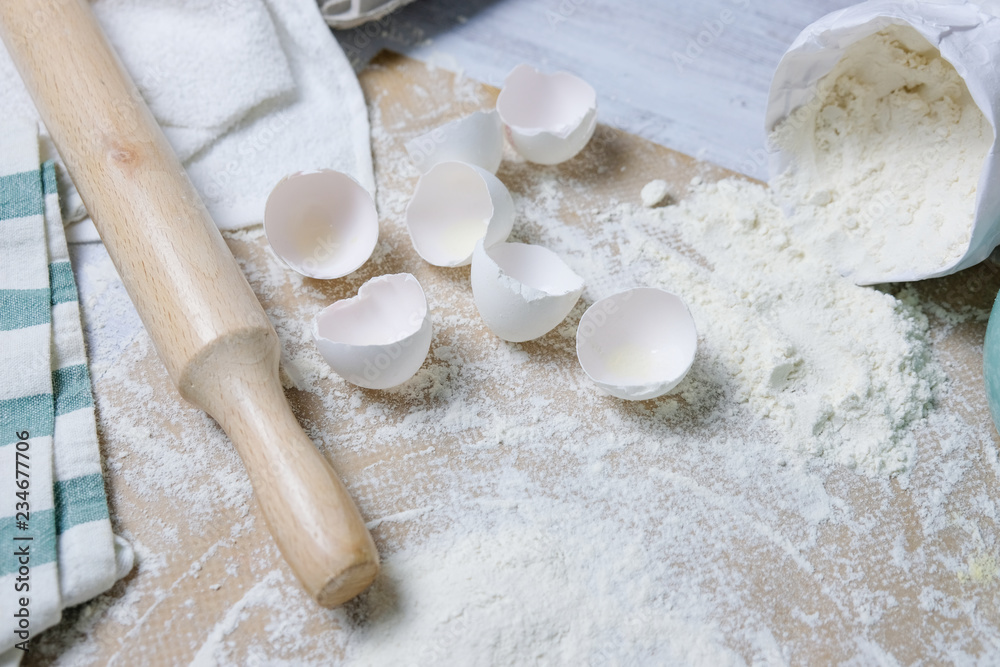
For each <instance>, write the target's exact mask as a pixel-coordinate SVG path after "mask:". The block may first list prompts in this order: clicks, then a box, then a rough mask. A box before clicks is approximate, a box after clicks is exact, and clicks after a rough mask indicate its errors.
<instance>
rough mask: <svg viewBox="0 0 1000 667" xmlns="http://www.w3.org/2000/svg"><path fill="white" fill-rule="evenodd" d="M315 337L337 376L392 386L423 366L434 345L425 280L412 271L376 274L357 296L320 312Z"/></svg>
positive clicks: (374, 386)
mask: <svg viewBox="0 0 1000 667" xmlns="http://www.w3.org/2000/svg"><path fill="white" fill-rule="evenodd" d="M313 338H314V339H315V340H316V346H317V347H318V348H319V351H320V354H322V355H323V358H324V359H326V361H327V363H328V364H330V367H331V368H332V369H333V370H334V371H336V373H337V375H339V376H340V377H342V378H344V379H345V380H347V381H348V382H350V383H352V384H356V385H358V386H360V387H366V388H368V389H388V388H389V387H395V386H396V385H398V384H402V383H403V382H406V381H407V380H409V379H410V378H411V377H413V375H414V373H416V372H417V371H418V370H420V366H421V364H423V363H424V359H426V358H427V352H428V351H429V350H430V347H431V319H430V312H429V310H428V308H427V298H426V297H425V296H424V290H423V289H422V288H421V287H420V283H419V282H417V279H416V278H414V277H413V276H412V275H410V274H409V273H397V274H393V275H388V276H379V277H377V278H372V279H371V280H369V281H368V282H366V283H365V284H364V285H362V286H361V289H359V290H358V295H357V296H355V297H352V298H350V299H343V300H341V301H337V302H335V303H333V304H331V305H329V306H327V307H326V308H324V309H323V310H322V311H320V313H319V315H317V316H316V319H315V321H314V322H313Z"/></svg>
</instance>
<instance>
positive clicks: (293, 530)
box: [0, 0, 378, 606]
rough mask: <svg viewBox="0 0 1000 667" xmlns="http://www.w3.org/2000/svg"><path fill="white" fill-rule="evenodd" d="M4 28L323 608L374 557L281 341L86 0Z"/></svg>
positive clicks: (18, 14)
mask: <svg viewBox="0 0 1000 667" xmlns="http://www.w3.org/2000/svg"><path fill="white" fill-rule="evenodd" d="M0 25H2V36H3V40H4V43H5V44H6V46H7V48H8V50H9V52H10V54H11V56H12V59H13V60H14V62H15V63H16V64H17V67H18V69H19V71H20V73H21V76H22V78H23V79H24V81H25V84H26V87H27V88H28V90H29V91H30V92H31V94H32V97H33V99H34V100H35V104H36V106H37V107H38V110H39V112H40V114H41V116H42V118H43V120H44V122H45V124H46V127H47V128H48V130H49V132H50V133H51V135H52V138H53V140H54V142H55V144H56V145H57V146H58V148H59V151H60V153H61V155H62V157H63V160H64V161H65V163H66V165H67V167H68V169H69V171H70V173H71V175H72V177H73V180H74V182H75V183H76V185H77V187H78V189H79V191H80V194H81V196H82V197H83V200H84V202H85V203H86V205H87V208H88V210H89V211H90V214H91V216H92V217H93V219H94V222H95V224H96V225H97V229H98V231H99V232H100V234H101V237H102V239H103V241H104V245H105V247H106V248H107V250H108V253H109V255H110V256H111V258H112V260H113V261H114V263H115V266H116V268H117V269H118V272H119V274H120V276H121V278H122V282H123V283H124V284H125V287H126V289H127V290H128V292H129V295H130V297H131V299H132V302H133V303H134V304H135V306H136V309H137V310H138V312H139V314H140V317H141V318H142V321H143V323H144V324H145V327H146V329H147V331H148V332H149V333H150V336H151V337H152V339H153V342H154V344H155V346H156V349H157V351H158V353H159V356H160V359H161V360H162V361H163V363H164V365H165V366H166V368H167V371H168V372H169V374H170V377H171V379H172V380H173V382H174V384H175V385H176V386H177V388H178V389H179V390H180V393H181V395H182V396H183V397H184V398H186V399H187V400H189V401H190V402H192V403H194V404H195V405H197V406H199V407H201V408H203V409H204V410H206V411H207V412H208V413H209V414H210V415H212V416H213V417H214V418H215V419H216V420H217V421H218V422H219V423H220V424H221V425H222V427H223V428H224V429H225V431H226V433H227V434H229V436H230V438H231V439H232V441H233V444H234V445H235V446H236V448H237V450H238V452H239V454H240V457H241V458H242V460H243V462H244V465H245V466H246V469H247V472H248V473H249V475H250V479H251V481H252V483H253V486H254V489H255V491H256V495H257V499H258V502H259V503H260V505H261V509H262V511H263V514H264V517H265V518H266V520H267V523H268V525H269V527H270V529H271V532H272V534H273V535H274V538H275V540H276V541H277V543H278V545H279V548H280V549H281V552H282V554H283V555H284V557H285V558H286V559H287V560H288V562H289V563H290V565H291V566H292V569H293V570H294V571H295V573H296V574H297V575H298V577H299V579H300V580H301V581H302V584H303V585H304V586H305V588H306V589H307V590H308V591H309V593H310V595H312V596H313V597H314V598H316V600H317V601H318V602H319V603H320V604H322V605H325V606H331V605H336V604H340V603H342V602H344V601H345V600H347V599H350V598H351V597H354V596H355V595H357V594H358V593H359V592H360V591H362V590H364V588H366V587H367V586H368V584H369V583H370V582H371V581H372V579H373V578H374V576H375V574H376V572H377V569H378V556H377V554H376V552H375V547H374V543H373V542H372V540H371V537H370V535H369V534H368V531H367V530H366V528H365V526H364V522H363V521H362V519H361V516H360V515H359V513H358V511H357V508H356V507H355V505H354V503H353V501H352V500H351V498H350V496H349V495H348V493H347V491H346V490H345V488H344V486H343V484H341V482H340V480H339V479H338V478H337V476H336V474H335V473H334V472H333V470H332V469H331V467H330V465H329V463H328V462H327V461H326V459H324V458H323V456H322V455H321V454H320V453H319V452H318V451H317V450H316V448H315V447H314V446H313V444H312V442H310V440H309V439H308V438H307V437H306V435H305V434H304V433H303V431H302V429H301V427H300V426H299V424H298V422H297V421H296V419H295V416H294V415H293V414H292V412H291V409H290V407H289V405H288V402H287V401H286V400H285V397H284V394H283V393H282V389H281V384H280V382H279V381H278V359H279V356H280V349H279V345H278V338H277V335H276V334H275V332H274V329H273V327H272V326H271V323H270V321H269V320H268V318H267V315H266V314H265V313H264V310H263V309H262V308H261V306H260V303H259V302H258V301H257V299H256V297H255V296H254V294H253V292H252V291H251V289H250V286H249V285H248V284H247V282H246V279H245V278H244V277H243V274H242V273H241V272H240V270H239V267H238V266H237V264H236V261H235V259H234V258H233V256H232V254H231V253H230V252H229V249H228V248H227V246H226V244H225V241H223V239H222V236H221V234H219V232H218V229H217V228H216V227H215V224H214V223H213V222H212V220H211V218H210V217H209V215H208V212H207V210H206V209H205V207H204V205H203V204H202V203H201V200H200V199H199V197H198V195H197V193H196V191H195V190H194V187H193V186H192V185H191V182H190V181H189V179H188V178H187V175H186V174H185V172H184V170H183V168H182V167H181V165H180V163H179V162H178V160H177V158H176V157H175V156H174V154H173V153H172V151H171V149H170V147H169V145H168V143H167V141H166V138H165V137H164V136H163V133H162V131H161V130H160V128H159V126H158V125H157V124H156V121H155V120H154V119H153V117H152V114H151V113H150V111H149V109H148V107H147V106H146V105H145V103H144V102H143V100H142V97H141V96H140V95H139V93H138V91H137V90H136V88H135V86H134V85H133V83H132V82H131V80H130V79H129V78H128V76H127V74H125V71H124V69H123V68H122V67H121V64H120V62H119V61H118V59H117V58H116V56H115V55H114V53H113V52H112V50H111V48H110V47H109V45H108V43H107V41H106V40H105V38H104V36H103V34H102V32H101V30H100V27H99V26H98V24H97V22H96V21H95V20H94V17H93V15H92V14H91V12H90V9H89V7H88V5H87V3H86V2H85V0H59V1H58V2H51V1H42V0H38V1H10V2H4V3H0Z"/></svg>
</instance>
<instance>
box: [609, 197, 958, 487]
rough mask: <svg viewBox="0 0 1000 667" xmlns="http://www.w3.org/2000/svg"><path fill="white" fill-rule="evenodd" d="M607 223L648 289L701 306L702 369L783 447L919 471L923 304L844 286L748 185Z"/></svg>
mask: <svg viewBox="0 0 1000 667" xmlns="http://www.w3.org/2000/svg"><path fill="white" fill-rule="evenodd" d="M598 222H599V224H602V225H605V226H614V225H621V226H622V227H623V229H624V231H625V235H626V238H627V239H629V243H628V245H626V246H625V248H624V249H623V252H625V254H626V256H627V261H629V262H634V264H635V265H636V266H641V267H642V270H643V272H644V273H643V282H645V283H646V284H651V285H655V286H659V287H663V288H664V289H667V290H669V291H673V292H676V293H677V294H681V295H683V296H684V298H685V299H687V300H688V301H689V302H690V304H691V309H692V312H693V314H694V316H695V321H696V322H697V324H698V328H699V331H700V332H701V338H702V340H701V344H702V346H703V350H704V355H703V356H704V357H705V362H704V363H709V364H718V365H719V366H720V369H721V371H720V372H721V373H724V374H726V375H728V376H729V377H730V378H731V381H730V382H729V384H730V386H731V387H732V388H733V396H732V398H733V399H734V400H736V401H738V402H743V401H746V402H749V404H750V405H751V406H752V407H753V409H754V411H755V412H756V413H757V414H759V415H760V416H761V417H765V418H767V419H769V420H770V421H771V422H773V425H774V428H775V430H776V431H777V432H778V433H779V434H781V435H780V439H781V441H782V443H783V445H784V446H786V447H788V448H789V449H790V450H792V451H794V452H798V453H804V454H808V455H816V456H826V457H829V458H831V459H833V460H835V461H837V462H838V463H842V464H845V465H847V466H849V467H852V468H854V467H857V468H859V469H860V470H861V471H862V472H865V473H869V474H872V473H875V474H886V473H888V474H895V473H899V472H902V471H904V470H905V469H906V468H907V467H908V465H909V463H910V462H911V461H912V459H913V454H914V452H913V440H912V438H911V437H910V434H909V427H910V426H911V424H913V423H914V422H915V421H916V420H918V419H920V418H921V417H924V416H925V415H926V414H927V410H928V409H929V408H930V406H931V403H932V401H933V389H934V386H935V385H936V384H937V382H938V381H939V380H940V379H941V374H940V370H939V369H938V368H937V366H935V365H934V364H933V363H932V362H931V354H930V346H929V341H928V337H927V318H926V317H925V316H924V315H923V314H922V313H921V311H920V309H919V308H918V307H916V306H915V305H913V304H909V303H907V302H905V301H901V300H899V299H896V298H894V297H892V296H889V295H887V294H884V293H882V292H879V291H877V290H873V289H868V288H864V287H858V286H856V285H853V284H852V283H851V282H850V281H849V280H846V279H844V278H842V277H841V276H840V275H839V273H838V272H837V271H836V270H835V269H834V268H833V266H832V265H830V264H829V263H828V262H827V261H825V260H824V259H822V258H820V257H817V256H816V255H815V253H810V252H807V250H806V249H805V247H804V246H803V245H802V244H801V243H799V242H797V239H796V237H795V234H794V232H793V230H792V229H791V223H790V222H789V221H788V220H786V219H785V217H784V215H783V214H782V212H781V211H780V209H779V208H778V207H777V206H776V205H775V203H774V202H773V199H772V197H771V195H770V192H769V191H768V190H767V189H766V188H764V187H762V186H759V185H755V184H752V183H748V182H745V181H740V180H724V181H721V182H719V183H713V184H709V185H702V186H699V187H696V188H694V189H693V191H692V192H691V193H690V194H689V196H688V197H687V198H686V199H684V200H683V201H682V202H681V203H680V204H679V205H677V206H673V207H668V208H664V209H659V210H657V211H653V212H650V211H648V210H643V209H638V208H636V207H634V206H628V205H622V206H619V207H618V208H616V209H613V210H611V211H609V212H605V213H602V214H601V215H600V217H599V219H598ZM687 391H697V389H695V388H689V389H688V390H687Z"/></svg>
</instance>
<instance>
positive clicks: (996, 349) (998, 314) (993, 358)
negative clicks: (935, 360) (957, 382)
mask: <svg viewBox="0 0 1000 667" xmlns="http://www.w3.org/2000/svg"><path fill="white" fill-rule="evenodd" d="M983 377H984V378H985V380H986V399H987V400H988V401H989V404H990V414H991V415H993V425H994V426H995V427H996V428H997V430H998V431H1000V294H998V295H997V300H996V301H994V302H993V311H992V312H991V313H990V322H989V324H988V325H987V326H986V340H985V341H984V342H983Z"/></svg>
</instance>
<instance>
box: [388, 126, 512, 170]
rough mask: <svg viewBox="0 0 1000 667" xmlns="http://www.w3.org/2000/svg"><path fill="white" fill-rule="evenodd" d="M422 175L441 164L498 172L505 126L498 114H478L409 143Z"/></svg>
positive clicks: (408, 149)
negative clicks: (455, 164)
mask: <svg viewBox="0 0 1000 667" xmlns="http://www.w3.org/2000/svg"><path fill="white" fill-rule="evenodd" d="M406 152H407V154H409V156H410V160H411V161H412V162H413V164H414V165H416V167H417V168H418V169H419V170H420V171H421V172H423V173H427V172H428V171H430V169H431V168H432V167H434V165H437V164H440V163H442V162H465V163H467V164H474V165H476V166H477V167H482V168H483V169H485V170H486V171H488V172H490V173H491V174H495V173H497V169H499V168H500V162H501V160H502V159H503V124H502V123H501V122H500V116H499V115H498V114H497V112H496V111H476V112H475V113H473V114H471V115H469V116H466V117H465V118H460V119H458V120H455V121H452V122H450V123H448V124H446V125H442V126H441V127H439V128H437V129H435V130H431V131H430V132H428V133H426V134H422V135H420V136H419V137H417V138H415V139H411V140H410V141H408V142H406Z"/></svg>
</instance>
